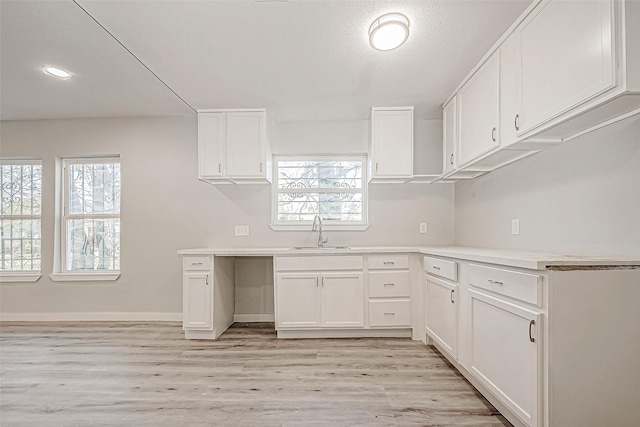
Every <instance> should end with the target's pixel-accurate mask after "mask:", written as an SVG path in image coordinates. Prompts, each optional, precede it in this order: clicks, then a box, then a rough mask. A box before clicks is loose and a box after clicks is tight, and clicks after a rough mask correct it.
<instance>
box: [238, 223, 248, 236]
mask: <svg viewBox="0 0 640 427" xmlns="http://www.w3.org/2000/svg"><path fill="white" fill-rule="evenodd" d="M248 235H249V226H248V225H236V236H248Z"/></svg>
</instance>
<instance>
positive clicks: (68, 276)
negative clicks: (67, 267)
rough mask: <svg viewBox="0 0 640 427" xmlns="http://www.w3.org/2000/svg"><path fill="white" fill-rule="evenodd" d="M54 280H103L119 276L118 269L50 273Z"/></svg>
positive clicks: (115, 278) (114, 278)
mask: <svg viewBox="0 0 640 427" xmlns="http://www.w3.org/2000/svg"><path fill="white" fill-rule="evenodd" d="M49 277H50V278H51V280H53V281H54V282H105V281H113V280H117V279H118V277H120V272H119V271H109V272H103V271H92V272H86V271H82V272H78V273H75V272H74V273H71V272H65V273H51V274H50V275H49Z"/></svg>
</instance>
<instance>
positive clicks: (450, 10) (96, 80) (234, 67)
mask: <svg viewBox="0 0 640 427" xmlns="http://www.w3.org/2000/svg"><path fill="white" fill-rule="evenodd" d="M529 3H530V1H529V0H523V1H519V0H510V1H501V0H497V1H489V0H468V1H462V0H431V1H429V0H420V1H329V0H325V1H320V0H318V1H313V0H310V1H302V0H291V1H289V2H263V1H249V0H233V1H88V0H79V1H78V2H77V3H75V2H72V1H46V2H42V1H40V2H37V1H36V2H26V1H18V2H10V1H9V2H8V1H2V2H0V7H1V9H0V12H1V19H2V22H1V24H2V25H1V27H0V30H1V38H2V39H1V49H2V50H1V74H0V83H1V86H0V90H1V95H2V100H1V102H0V104H1V105H0V106H1V110H0V114H1V117H2V119H40V118H69V117H105V116H149V115H176V114H189V113H191V112H192V110H191V109H190V108H189V107H188V106H187V105H186V104H185V102H186V103H187V104H189V106H191V107H192V108H194V109H197V108H243V107H266V108H267V109H268V111H269V115H270V117H271V118H274V119H276V120H286V121H309V120H354V119H366V118H367V116H368V113H369V109H370V108H371V107H372V106H400V105H414V106H416V114H417V116H418V117H422V118H434V117H441V111H440V105H441V103H442V101H443V100H444V99H445V97H447V96H448V95H449V94H450V93H451V92H452V91H453V89H454V88H455V86H456V85H457V84H458V83H459V82H460V80H461V79H462V78H463V77H464V76H465V75H466V74H467V73H468V72H469V71H470V69H471V68H472V67H473V65H475V63H476V62H477V61H478V59H480V58H481V57H482V56H483V55H484V53H485V52H486V50H487V49H488V48H489V47H490V46H491V45H492V44H493V43H494V42H495V41H496V40H497V39H498V37H499V36H500V35H501V34H502V33H503V32H504V30H506V29H507V28H508V27H509V25H510V24H511V23H512V22H513V21H514V20H515V19H516V18H517V17H518V15H519V14H520V13H522V11H523V10H524V9H525V8H526V7H527V6H528V4H529ZM390 11H397V12H401V13H404V14H405V15H407V16H408V17H409V20H410V22H411V27H410V28H411V34H410V37H409V40H408V41H407V42H406V43H405V44H404V45H403V46H402V47H400V48H399V49H397V50H394V51H388V52H380V51H376V50H374V49H372V48H371V47H370V46H369V44H368V37H367V30H368V27H369V25H370V24H371V22H372V21H373V20H374V19H375V18H376V17H377V16H379V15H381V14H383V13H386V12H390ZM109 33H110V34H109ZM114 38H115V39H114ZM116 39H117V40H116ZM134 55H135V57H137V58H138V59H139V60H140V61H141V62H142V63H143V64H144V65H142V64H141V63H140V62H139V61H138V59H136V58H135V57H134ZM45 64H52V65H58V66H60V67H63V68H66V69H68V70H69V71H71V72H72V73H74V74H75V76H74V78H72V79H70V80H67V81H57V80H55V79H52V78H50V77H47V76H45V75H44V74H43V73H42V72H41V67H42V66H43V65H45ZM146 67H148V69H147V68H146ZM154 74H155V76H154ZM156 76H157V77H156ZM159 79H160V80H162V82H164V83H162V82H161V81H160V80H159ZM165 84H166V86H165ZM167 86H168V87H167ZM172 91H173V92H175V94H174V93H173V92H172ZM178 95H179V97H180V98H182V99H183V100H184V101H185V102H183V101H182V100H181V99H180V98H179V97H178Z"/></svg>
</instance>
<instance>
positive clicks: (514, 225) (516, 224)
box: [511, 219, 520, 234]
mask: <svg viewBox="0 0 640 427" xmlns="http://www.w3.org/2000/svg"><path fill="white" fill-rule="evenodd" d="M511 234H520V220H519V219H512V220H511Z"/></svg>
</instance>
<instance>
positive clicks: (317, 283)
mask: <svg viewBox="0 0 640 427" xmlns="http://www.w3.org/2000/svg"><path fill="white" fill-rule="evenodd" d="M318 286H319V281H318V278H317V277H316V288H317V287H318Z"/></svg>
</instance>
